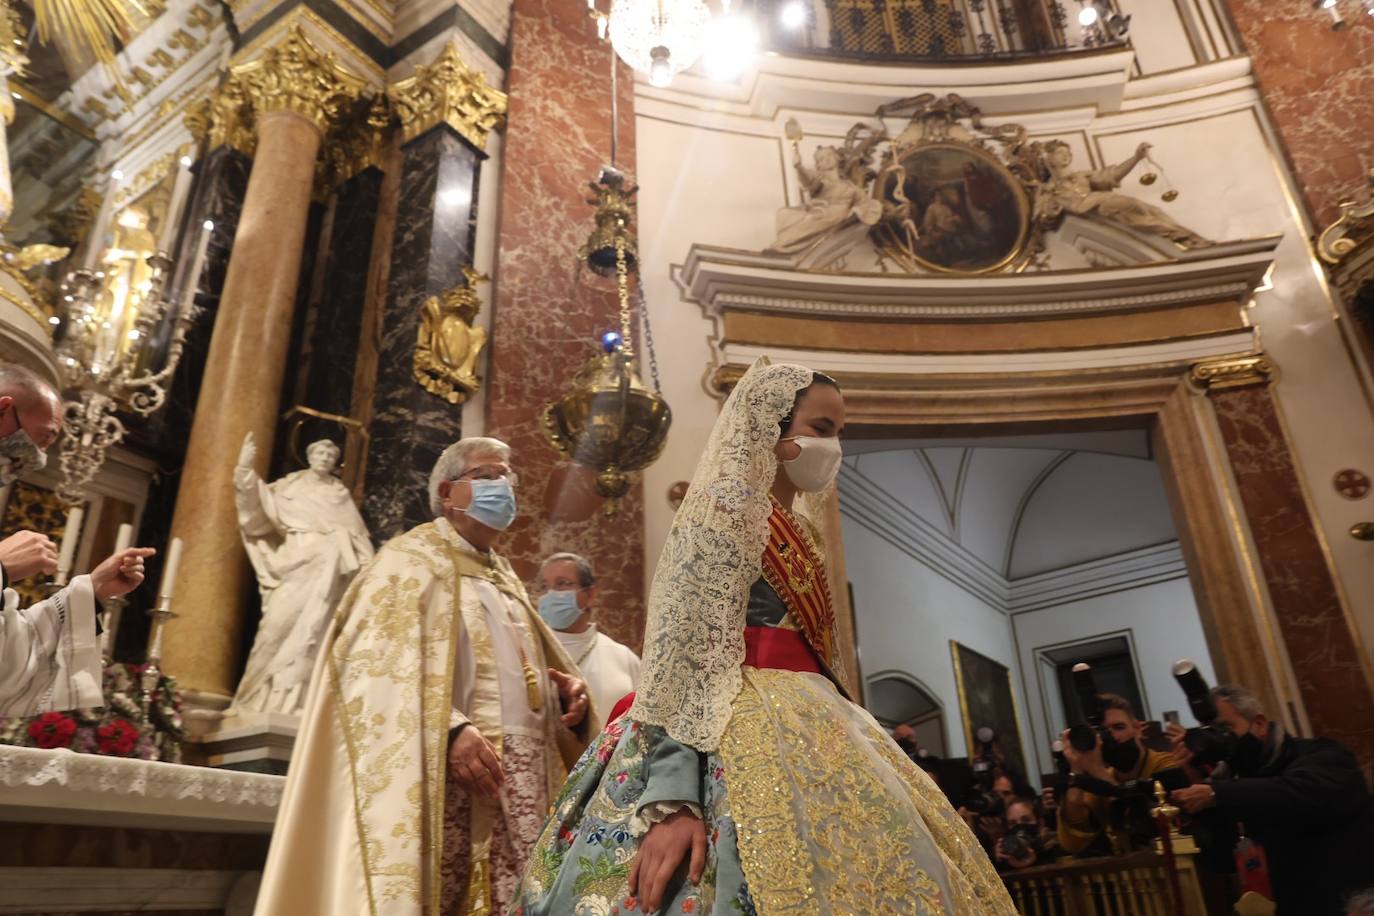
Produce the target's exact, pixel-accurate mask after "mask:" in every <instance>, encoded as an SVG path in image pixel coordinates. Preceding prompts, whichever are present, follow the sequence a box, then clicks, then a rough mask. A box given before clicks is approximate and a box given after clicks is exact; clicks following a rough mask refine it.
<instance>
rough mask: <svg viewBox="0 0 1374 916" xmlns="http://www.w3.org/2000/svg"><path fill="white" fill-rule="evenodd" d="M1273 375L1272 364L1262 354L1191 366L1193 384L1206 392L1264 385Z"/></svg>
mask: <svg viewBox="0 0 1374 916" xmlns="http://www.w3.org/2000/svg"><path fill="white" fill-rule="evenodd" d="M1273 375H1274V363H1273V361H1272V360H1270V359H1269V357H1268V356H1267V355H1266V354H1264V353H1255V354H1252V355H1249V356H1233V357H1228V358H1226V359H1212V360H1208V361H1206V362H1202V363H1195V364H1194V365H1193V369H1192V372H1191V373H1190V377H1191V378H1192V381H1193V384H1195V385H1197V386H1198V387H1199V388H1202V389H1204V390H1207V391H1222V390H1224V389H1227V388H1245V387H1248V386H1250V385H1265V384H1268V383H1269V380H1270V379H1271V378H1273Z"/></svg>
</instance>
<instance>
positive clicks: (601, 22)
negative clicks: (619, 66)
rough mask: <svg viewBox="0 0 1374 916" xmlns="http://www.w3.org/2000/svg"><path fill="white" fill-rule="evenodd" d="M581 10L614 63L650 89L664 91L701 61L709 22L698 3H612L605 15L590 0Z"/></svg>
mask: <svg viewBox="0 0 1374 916" xmlns="http://www.w3.org/2000/svg"><path fill="white" fill-rule="evenodd" d="M587 6H588V8H589V9H590V10H591V13H592V16H593V17H595V18H596V19H597V28H598V30H599V31H600V33H601V35H602V37H605V36H606V35H607V33H609V36H610V39H611V46H612V47H614V48H615V53H616V54H618V55H620V59H621V60H623V61H625V63H627V64H629V65H630V66H631V67H633V68H634V69H635V70H638V71H639V72H640V73H645V74H647V75H648V77H649V82H650V83H652V84H653V85H655V86H667V85H668V84H669V83H670V82H672V79H673V77H674V76H675V75H676V74H678V73H681V72H682V71H683V70H686V69H687V68H688V67H690V66H692V64H694V63H696V61H697V58H699V57H701V52H702V49H703V47H704V45H705V41H706V28H707V21H708V20H709V19H710V18H711V13H710V11H709V10H708V9H707V8H706V4H705V2H703V0H612V2H611V12H610V15H609V16H607V15H606V14H604V13H601V12H600V11H598V10H597V8H596V0H587Z"/></svg>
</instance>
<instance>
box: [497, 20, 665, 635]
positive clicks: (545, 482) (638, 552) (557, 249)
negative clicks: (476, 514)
mask: <svg viewBox="0 0 1374 916" xmlns="http://www.w3.org/2000/svg"><path fill="white" fill-rule="evenodd" d="M510 46H511V64H510V71H509V75H508V78H507V91H508V92H509V93H510V111H509V113H508V126H507V129H506V134H505V139H504V142H503V144H502V181H501V227H500V239H499V242H498V254H497V273H496V278H495V283H496V289H495V304H494V307H493V311H492V343H491V357H490V363H489V368H488V373H489V381H488V393H487V400H486V405H487V406H486V412H487V416H486V421H487V431H488V433H489V434H490V435H493V436H497V437H499V438H501V439H504V440H505V441H507V442H509V443H510V444H511V446H512V447H513V448H514V450H515V464H516V467H517V469H518V470H519V472H520V477H521V487H520V501H521V508H520V516H519V518H518V519H517V520H516V523H515V525H514V526H513V527H512V529H511V530H510V531H509V532H508V533H507V535H506V537H504V538H503V539H502V542H501V545H500V547H501V550H502V551H503V552H504V553H506V554H507V555H508V556H509V557H510V558H511V560H512V561H513V562H514V564H515V567H516V570H517V571H518V572H519V573H520V574H521V575H522V576H524V577H526V578H527V579H528V578H532V576H533V575H534V573H535V572H536V571H537V569H538V565H539V563H540V562H541V561H542V559H543V558H544V557H546V556H548V555H549V554H550V553H554V552H556V551H560V550H571V551H576V552H578V553H581V554H583V555H585V556H586V557H587V558H588V559H590V560H591V561H592V564H593V565H594V566H595V568H596V572H597V578H598V581H597V585H598V589H599V599H598V600H599V604H600V607H599V608H598V619H599V620H600V622H601V625H602V627H603V629H605V631H606V632H607V633H609V634H610V635H611V636H612V637H613V638H615V639H617V640H621V641H623V642H625V643H627V644H628V645H630V646H632V647H637V646H638V645H639V644H640V641H641V640H642V638H643V630H644V563H645V558H644V513H643V492H642V486H641V484H640V483H639V481H638V480H636V482H635V483H634V485H633V486H632V487H631V489H630V492H629V493H628V494H627V495H626V497H625V498H624V499H623V500H621V503H620V507H619V514H618V515H617V516H615V517H614V518H611V519H607V518H606V517H605V516H604V515H603V514H602V513H601V512H599V511H589V512H569V511H566V509H567V506H568V505H569V504H572V503H577V502H580V501H582V499H583V498H584V496H585V494H586V492H587V491H588V490H589V489H590V487H589V486H588V484H587V480H586V479H585V476H586V475H585V474H583V473H582V472H581V471H580V469H577V468H575V467H574V468H569V467H568V465H567V463H566V462H564V461H563V460H562V458H561V456H560V455H559V454H558V453H557V452H556V451H555V450H554V448H553V446H552V445H550V444H549V441H548V439H547V437H546V436H545V434H544V430H543V426H542V423H541V422H540V416H541V414H542V412H543V410H544V407H545V405H546V404H548V403H549V402H551V401H553V400H555V399H556V398H558V397H560V396H561V395H562V394H564V393H565V392H566V391H567V387H568V383H569V382H570V380H571V379H572V376H573V373H574V372H576V370H577V369H578V368H579V367H580V366H581V365H582V364H583V363H585V362H586V361H587V359H589V358H590V357H591V356H593V355H594V353H595V352H596V350H595V346H596V345H595V340H596V337H597V335H598V333H599V332H600V331H603V330H605V329H606V328H608V327H616V326H618V325H619V319H618V315H617V308H618V306H617V301H616V296H615V290H614V286H613V284H612V283H611V282H609V281H606V280H603V279H601V278H598V277H595V276H594V275H592V274H591V273H590V271H587V270H585V269H583V270H579V269H578V263H577V250H578V248H579V247H580V246H581V245H582V243H583V242H584V241H585V240H586V237H587V235H588V233H589V232H590V231H591V229H592V227H593V221H592V207H591V206H590V205H589V204H588V203H587V198H588V197H589V196H590V195H589V194H588V190H587V184H588V182H590V181H593V180H594V179H595V178H596V176H597V172H598V169H599V168H600V167H601V165H602V164H603V163H605V162H606V160H607V159H608V158H609V154H610V146H611V122H610V111H611V105H610V101H611V99H610V73H609V69H610V64H611V57H610V55H611V53H612V52H611V49H610V47H609V46H607V45H605V44H602V43H601V42H599V41H598V40H597V37H596V29H595V27H594V25H593V23H592V22H591V21H590V20H589V19H588V18H587V11H586V9H585V8H584V7H582V6H581V5H579V4H574V3H566V2H562V0H515V4H514V8H513V11H512V20H511V39H510ZM619 86H620V97H619V114H620V124H619V128H620V129H619V147H620V148H619V157H620V159H619V163H618V164H619V166H620V167H621V168H631V167H633V164H634V161H635V152H634V84H633V79H632V76H631V74H630V73H629V71H628V70H627V69H625V68H623V67H622V69H621V78H620V80H619Z"/></svg>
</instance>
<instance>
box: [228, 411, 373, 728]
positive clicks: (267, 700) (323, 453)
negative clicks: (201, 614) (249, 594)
mask: <svg viewBox="0 0 1374 916" xmlns="http://www.w3.org/2000/svg"><path fill="white" fill-rule="evenodd" d="M256 454H257V447H256V446H255V445H254V444H253V435H252V433H249V434H248V435H247V436H246V437H244V440H243V449H242V451H240V452H239V460H238V467H236V468H235V469H234V490H235V502H236V504H237V506H238V516H239V530H240V533H241V534H242V535H243V546H244V548H245V549H247V551H248V558H249V559H250V560H251V561H252V563H253V570H254V571H255V572H256V573H257V576H258V589H259V591H260V592H261V594H262V622H261V623H260V624H259V625H258V635H257V639H256V640H254V642H253V651H252V652H251V653H250V654H249V656H248V667H247V670H245V671H244V673H243V679H242V680H241V681H240V682H239V687H238V692H237V693H236V694H235V695H234V702H233V706H232V707H231V709H230V710H229V714H233V713H245V712H281V713H292V714H296V713H299V712H300V711H301V708H302V707H303V706H304V705H305V692H306V688H307V687H308V686H309V683H310V672H311V670H312V669H313V667H314V665H315V656H316V654H317V652H318V649H319V646H320V642H321V639H322V637H323V635H324V631H325V627H327V626H328V624H329V618H330V616H331V615H332V614H333V612H334V608H335V606H336V605H337V604H338V602H339V599H340V598H341V597H343V593H344V591H345V590H346V589H347V588H348V585H349V583H350V582H351V581H352V580H353V576H354V575H356V574H357V572H358V570H359V569H360V568H361V567H362V566H363V565H364V564H366V563H367V562H368V561H369V560H371V559H372V553H373V550H372V539H371V538H370V537H369V535H368V531H367V526H366V525H364V524H363V519H362V516H361V515H359V514H358V508H357V506H355V505H354V504H353V498H352V496H351V495H350V494H349V492H348V489H347V488H346V487H345V486H344V485H343V483H342V482H340V481H339V479H338V478H336V477H335V476H334V471H335V469H336V468H337V467H338V464H339V447H338V446H337V445H335V444H334V443H333V442H331V441H329V440H328V439H321V440H320V441H318V442H312V443H311V444H310V445H309V446H308V447H307V448H306V450H305V455H306V461H307V462H308V463H309V465H310V466H309V467H308V468H306V469H304V470H300V471H295V472H293V473H290V474H287V475H286V476H285V477H283V478H281V479H280V480H277V481H274V482H273V483H271V484H268V483H266V482H264V481H263V480H262V478H261V477H259V476H258V475H257V472H255V471H254V470H253V458H254V456H255V455H256Z"/></svg>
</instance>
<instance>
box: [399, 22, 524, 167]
mask: <svg viewBox="0 0 1374 916" xmlns="http://www.w3.org/2000/svg"><path fill="white" fill-rule="evenodd" d="M387 96H388V97H389V98H390V99H391V103H392V105H393V106H394V107H395V109H396V113H397V115H398V116H399V117H400V119H401V133H402V139H403V140H404V141H405V142H407V143H409V142H410V141H411V140H414V139H415V138H416V137H418V136H420V135H421V134H423V133H424V132H425V131H427V130H430V129H431V128H434V127H437V126H439V125H440V124H447V125H448V126H449V127H451V128H453V129H454V130H455V131H457V132H458V134H459V136H461V137H462V138H463V139H465V140H467V141H468V142H469V143H471V144H472V145H473V146H474V147H475V148H477V149H479V150H483V149H486V145H487V135H488V134H490V133H491V132H492V131H493V130H496V129H498V128H500V127H501V126H502V125H503V124H504V123H505V117H506V94H505V93H504V92H501V91H499V90H497V89H493V88H492V87H491V86H490V85H488V84H487V78H486V76H484V75H483V74H482V73H480V72H478V71H476V70H473V69H472V68H470V67H469V66H468V65H467V64H466V63H464V62H463V59H462V57H461V55H460V54H459V53H458V45H457V43H456V42H453V41H450V42H449V43H448V44H446V45H444V49H443V51H442V52H440V54H439V57H438V58H437V59H436V60H435V61H434V63H432V64H428V65H421V66H419V67H416V68H415V73H414V74H413V75H412V76H410V77H409V78H407V79H403V80H401V81H400V82H397V83H393V84H392V85H391V86H389V87H388V88H387Z"/></svg>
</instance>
